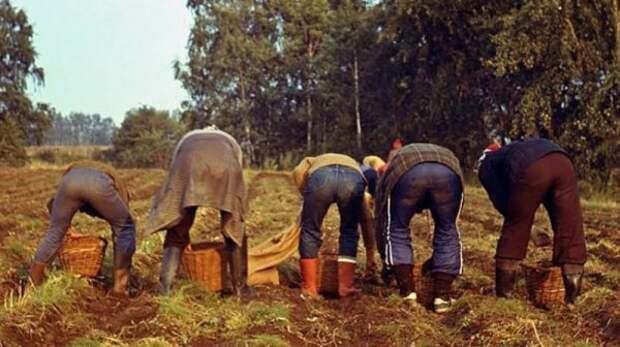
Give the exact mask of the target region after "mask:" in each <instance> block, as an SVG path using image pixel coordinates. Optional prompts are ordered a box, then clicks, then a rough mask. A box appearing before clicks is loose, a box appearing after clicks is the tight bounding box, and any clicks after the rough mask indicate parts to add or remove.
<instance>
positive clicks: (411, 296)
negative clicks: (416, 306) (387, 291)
mask: <svg viewBox="0 0 620 347" xmlns="http://www.w3.org/2000/svg"><path fill="white" fill-rule="evenodd" d="M403 299H404V300H406V301H407V302H411V303H417V302H418V295H417V294H416V293H415V292H411V293H409V295H407V296H405V297H404V298H403Z"/></svg>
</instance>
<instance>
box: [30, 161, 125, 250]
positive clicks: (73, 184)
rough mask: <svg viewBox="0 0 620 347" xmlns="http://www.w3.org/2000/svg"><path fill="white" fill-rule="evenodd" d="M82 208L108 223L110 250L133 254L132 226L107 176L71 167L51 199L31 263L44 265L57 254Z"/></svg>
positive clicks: (86, 169) (99, 172)
mask: <svg viewBox="0 0 620 347" xmlns="http://www.w3.org/2000/svg"><path fill="white" fill-rule="evenodd" d="M85 206H87V207H88V209H89V210H94V212H96V213H97V214H98V215H99V216H100V217H101V218H103V219H105V220H106V221H107V222H108V223H110V226H111V228H112V234H113V240H114V251H115V252H116V253H122V254H125V255H129V256H131V255H133V253H134V252H135V250H136V226H135V224H134V220H133V218H132V216H131V213H130V212H129V208H128V206H127V205H126V204H125V203H124V202H123V200H122V199H121V197H120V196H119V194H118V192H117V191H116V189H115V188H114V182H113V181H112V179H111V178H110V176H108V175H106V174H105V173H103V172H101V171H98V170H93V169H88V168H74V169H71V171H69V172H68V173H67V174H66V175H65V176H64V177H63V178H62V181H61V183H60V186H59V187H58V191H57V192H56V195H55V196H54V202H53V204H52V209H51V211H50V224H49V228H48V230H47V234H45V236H44V237H43V239H42V240H41V242H40V243H39V247H38V248H37V251H36V253H35V255H34V260H35V261H39V262H48V261H49V260H50V259H51V258H52V257H53V256H54V255H55V254H56V252H58V249H59V248H60V246H61V244H62V241H63V239H64V236H65V233H66V232H67V229H68V228H69V226H70V225H71V220H72V219H73V216H74V215H75V213H76V212H77V211H78V210H80V209H82V208H84V207H85Z"/></svg>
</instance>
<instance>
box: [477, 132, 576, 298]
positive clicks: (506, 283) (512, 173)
mask: <svg viewBox="0 0 620 347" xmlns="http://www.w3.org/2000/svg"><path fill="white" fill-rule="evenodd" d="M478 177H479V178H480V182H481V183H482V185H483V186H484V188H485V189H486V191H487V193H488V195H489V198H490V199H491V202H493V205H494V206H495V208H496V209H497V210H498V211H499V212H500V213H501V214H502V215H503V216H504V225H503V226H502V232H501V236H500V238H499V241H498V243H497V251H496V254H495V291H496V294H497V296H500V297H506V296H508V295H509V294H510V293H511V292H512V290H513V288H514V283H515V278H516V274H517V270H518V265H519V262H520V261H521V260H523V259H524V258H525V255H526V252H527V244H528V242H529V239H530V231H531V229H532V224H533V222H534V215H535V214H536V210H537V209H538V207H539V206H540V204H541V203H542V204H544V205H545V208H546V209H547V213H548V214H549V219H550V220H551V227H552V229H553V233H554V237H553V264H554V265H556V266H561V268H562V277H563V280H564V286H565V289H566V301H567V302H568V303H574V301H575V299H576V298H577V296H578V295H579V291H580V289H581V277H582V274H583V264H584V263H585V262H586V244H585V237H584V233H583V220H582V215H581V206H580V204H579V192H578V188H577V174H576V173H575V169H574V167H573V164H572V162H571V161H570V159H569V158H568V155H567V153H566V152H565V151H564V149H562V147H560V146H558V145H556V144H555V143H553V142H551V141H549V140H546V139H531V140H525V141H516V142H512V143H510V144H509V145H507V146H504V147H502V148H501V149H497V148H496V149H495V150H492V151H490V152H486V153H485V154H484V155H483V157H482V158H481V160H480V169H479V171H478Z"/></svg>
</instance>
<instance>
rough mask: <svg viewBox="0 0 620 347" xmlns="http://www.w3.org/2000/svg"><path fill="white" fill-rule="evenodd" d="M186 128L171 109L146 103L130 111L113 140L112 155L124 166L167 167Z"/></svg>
mask: <svg viewBox="0 0 620 347" xmlns="http://www.w3.org/2000/svg"><path fill="white" fill-rule="evenodd" d="M183 132H184V128H183V127H182V126H181V125H180V124H179V123H178V122H177V121H176V120H174V119H172V118H171V117H170V115H169V113H168V111H161V110H156V109H154V108H152V107H149V106H142V107H140V108H137V109H132V110H130V111H128V112H127V115H126V116H125V119H124V120H123V123H122V124H121V127H120V129H119V130H118V131H117V132H116V134H115V135H114V139H113V141H112V143H113V148H112V155H113V157H114V160H115V161H116V163H117V164H118V165H119V166H122V167H160V168H165V167H166V166H167V165H168V164H169V161H170V155H171V153H172V150H173V148H174V146H175V144H176V142H177V141H178V140H179V139H180V137H181V135H182V134H183Z"/></svg>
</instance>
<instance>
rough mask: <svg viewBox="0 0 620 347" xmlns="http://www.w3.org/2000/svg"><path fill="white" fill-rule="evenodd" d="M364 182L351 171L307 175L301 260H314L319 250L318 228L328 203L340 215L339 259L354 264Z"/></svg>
mask: <svg viewBox="0 0 620 347" xmlns="http://www.w3.org/2000/svg"><path fill="white" fill-rule="evenodd" d="M365 188H366V182H365V181H364V178H363V177H362V175H361V174H360V173H359V172H358V171H356V170H354V169H351V168H348V167H345V166H340V165H330V166H326V167H322V168H320V169H318V170H316V171H315V172H313V173H312V175H310V177H308V180H307V182H306V186H305V187H304V192H303V197H304V205H303V210H302V212H301V227H302V229H301V238H300V241H299V254H300V255H301V258H316V257H317V256H318V253H319V248H321V242H322V237H321V235H322V233H321V224H322V223H323V218H325V214H326V213H327V210H328V209H329V206H330V205H331V204H332V203H334V202H335V203H336V204H337V205H338V212H339V213H340V237H339V240H338V241H339V252H338V253H339V255H340V256H341V257H345V258H350V259H352V260H354V259H355V258H356V256H357V240H358V238H359V235H358V232H357V229H358V228H357V226H358V224H359V221H360V215H361V209H362V202H363V199H364V189H365Z"/></svg>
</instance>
